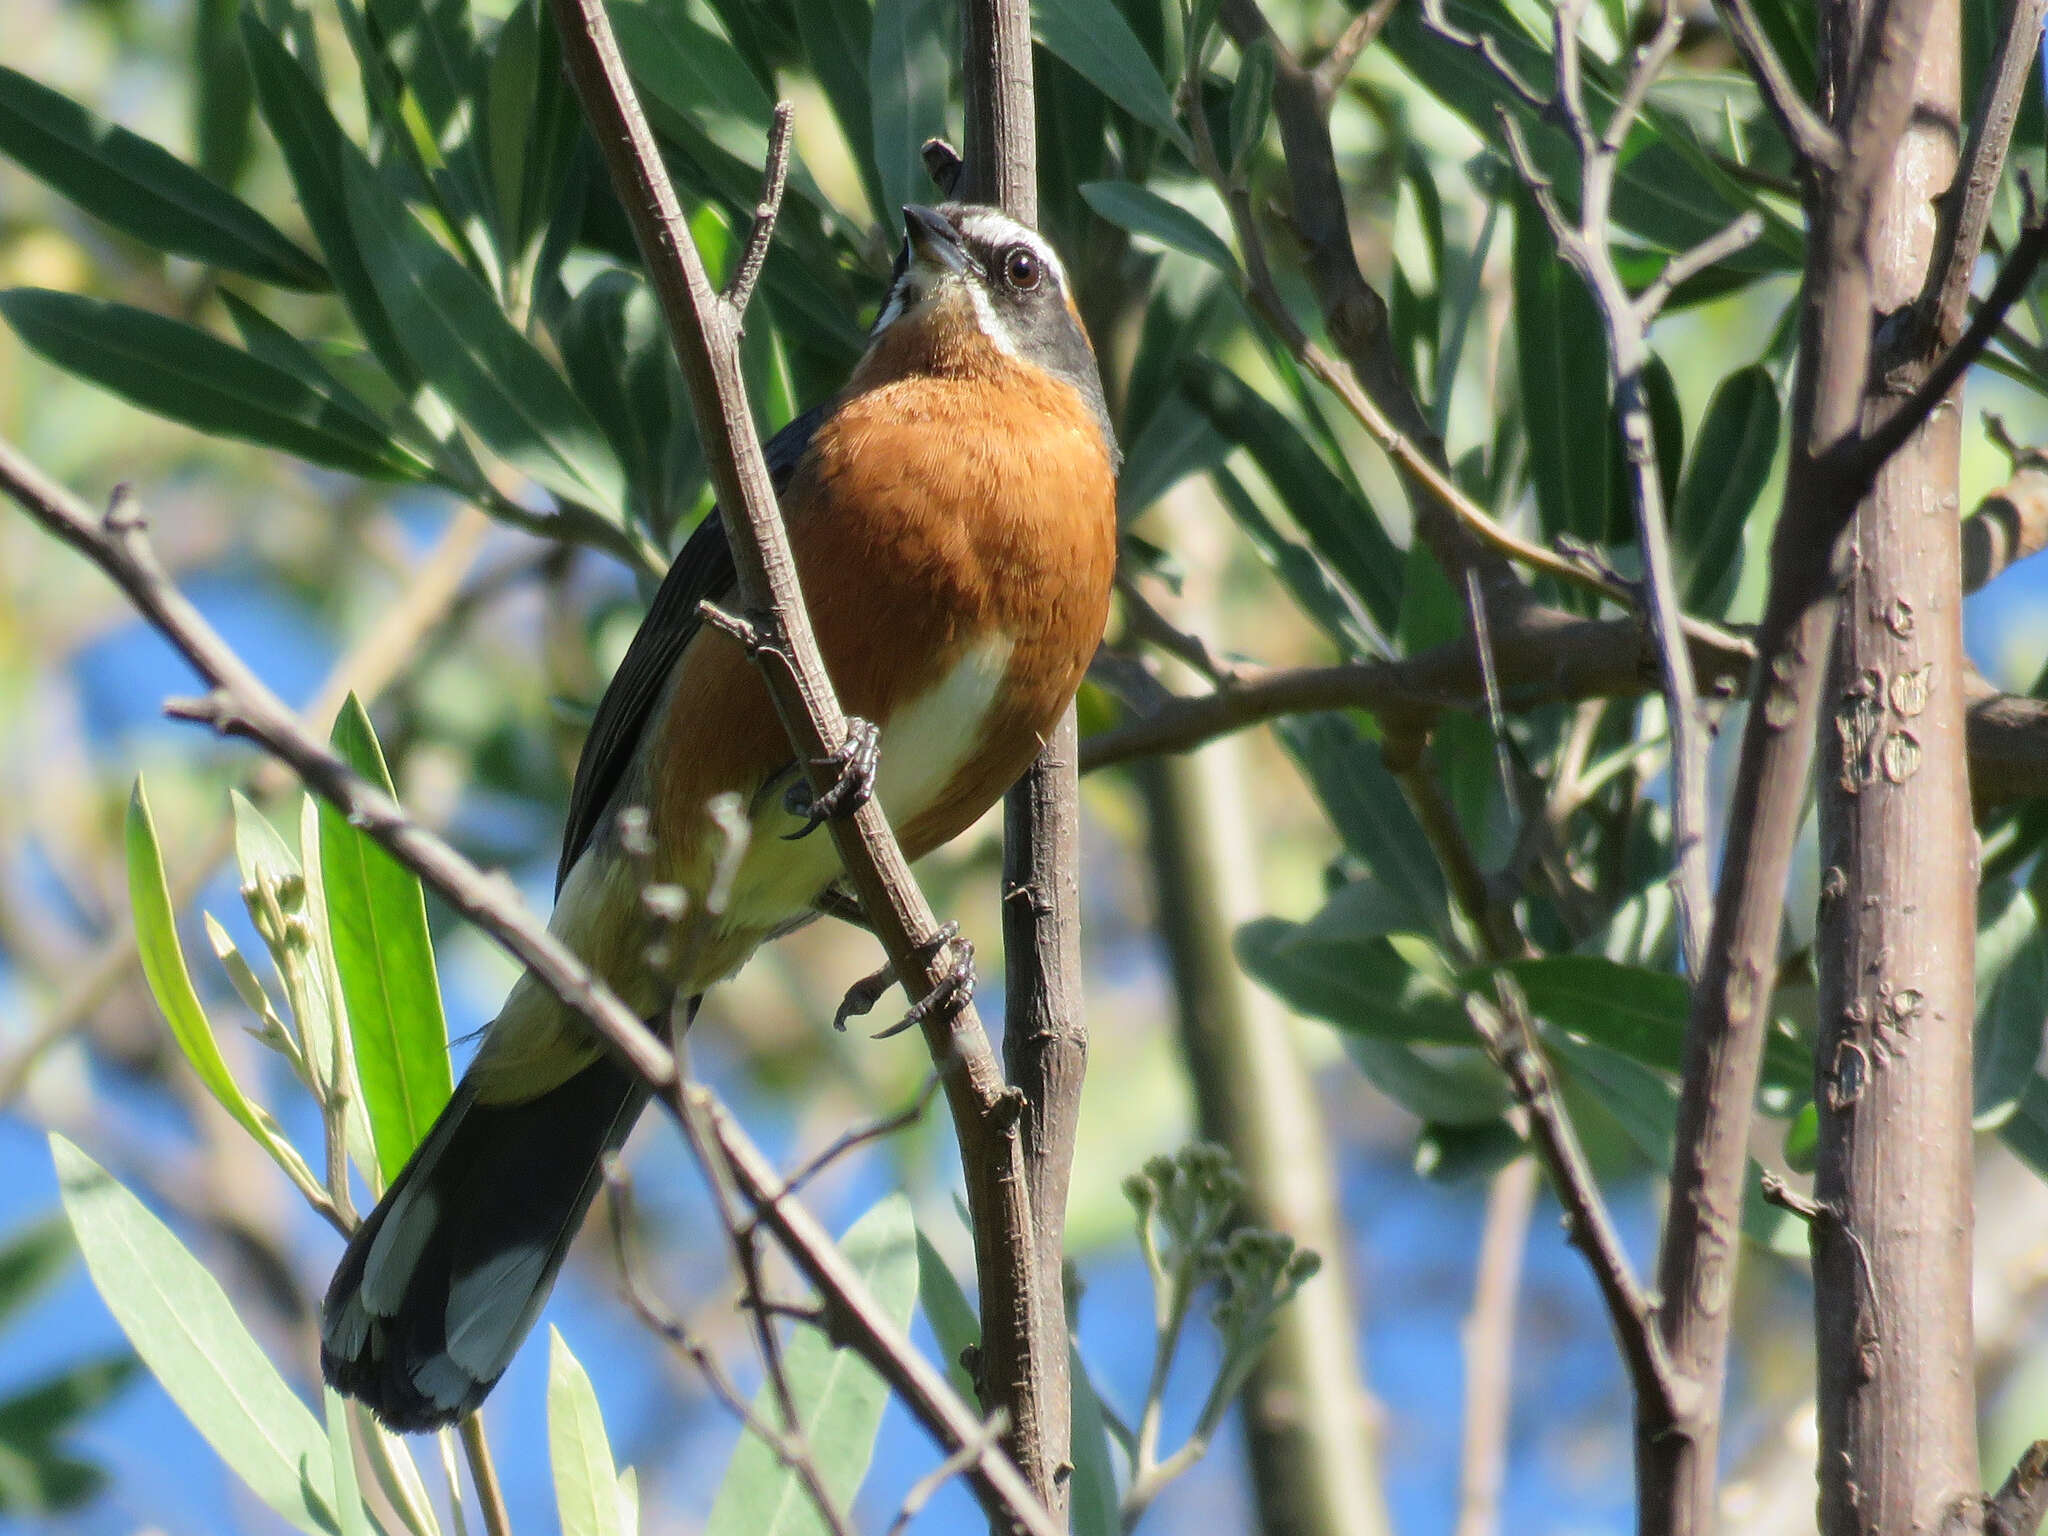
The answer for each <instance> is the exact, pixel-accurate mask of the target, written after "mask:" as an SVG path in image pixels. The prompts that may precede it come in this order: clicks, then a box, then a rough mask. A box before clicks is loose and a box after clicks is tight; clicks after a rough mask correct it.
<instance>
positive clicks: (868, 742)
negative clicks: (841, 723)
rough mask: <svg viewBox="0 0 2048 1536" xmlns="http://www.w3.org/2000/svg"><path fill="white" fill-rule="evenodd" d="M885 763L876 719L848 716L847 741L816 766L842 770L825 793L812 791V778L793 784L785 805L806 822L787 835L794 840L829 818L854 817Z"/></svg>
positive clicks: (871, 795) (870, 796)
mask: <svg viewBox="0 0 2048 1536" xmlns="http://www.w3.org/2000/svg"><path fill="white" fill-rule="evenodd" d="M881 764H882V733H881V730H880V729H879V728H878V727H877V726H875V725H874V724H873V723H872V722H870V721H867V720H863V719H861V718H860V717H859V716H858V715H848V716H847V717H846V740H844V741H843V742H841V743H840V744H839V750H838V751H836V752H834V753H833V754H832V755H831V756H830V757H825V758H820V759H818V761H817V764H816V766H818V767H820V768H827V767H833V768H837V769H838V772H837V773H836V774H835V775H834V776H833V779H832V783H831V785H830V786H829V787H828V788H827V789H826V790H825V792H824V793H823V794H818V795H814V794H812V793H811V784H810V780H808V779H801V778H800V779H798V780H797V781H796V782H795V783H794V784H792V785H790V786H789V790H788V792H787V793H786V794H785V795H784V796H783V797H782V803H783V805H784V806H785V807H786V808H787V809H788V811H789V813H790V814H791V815H792V816H801V817H803V819H804V824H803V825H802V826H800V827H798V828H797V829H796V830H795V831H794V832H786V833H784V834H783V836H784V837H785V838H786V839H788V840H789V841H791V842H794V841H795V840H796V839H797V838H800V837H809V836H810V835H811V834H812V833H813V832H815V831H817V830H818V828H820V827H822V826H823V825H824V824H825V823H826V822H827V821H831V820H834V819H837V818H840V817H845V816H851V815H852V814H853V813H854V812H855V811H857V810H859V809H860V808H861V807H862V806H864V805H866V804H867V803H868V801H869V800H871V799H872V798H873V797H874V793H875V774H876V773H877V772H878V771H879V769H880V768H881Z"/></svg>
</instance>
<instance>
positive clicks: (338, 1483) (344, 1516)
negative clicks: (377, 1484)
mask: <svg viewBox="0 0 2048 1536" xmlns="http://www.w3.org/2000/svg"><path fill="white" fill-rule="evenodd" d="M321 1396H322V1398H323V1400H324V1406H325V1408H326V1410H327V1459H328V1465H329V1466H331V1467H332V1468H333V1469H334V1498H335V1505H336V1507H337V1508H338V1509H339V1510H340V1511H341V1536H371V1533H372V1531H373V1530H374V1529H375V1528H374V1527H373V1526H372V1525H371V1524H370V1517H369V1515H368V1513H367V1512H366V1511H365V1510H364V1509H363V1494H362V1488H361V1485H360V1484H359V1482H358V1481H357V1478H356V1451H355V1442H354V1441H353V1440H352V1439H351V1438H350V1437H349V1432H348V1399H346V1398H345V1397H343V1396H342V1395H341V1394H340V1393H339V1392H337V1391H335V1390H334V1388H332V1387H323V1388H322V1389H321Z"/></svg>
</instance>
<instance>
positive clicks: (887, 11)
mask: <svg viewBox="0 0 2048 1536" xmlns="http://www.w3.org/2000/svg"><path fill="white" fill-rule="evenodd" d="M958 9H959V8H958V7H957V6H955V5H952V4H950V3H949V0H875V20H874V31H873V35H872V37H871V38H870V40H869V45H868V101H869V114H870V117H871V118H872V120H873V123H874V133H875V141H874V153H875V175H876V178H877V180H879V181H880V183H881V188H882V193H881V195H882V207H881V210H880V212H881V215H882V218H883V219H884V220H885V221H886V220H889V219H890V218H891V217H892V216H893V215H894V213H895V211H896V210H897V209H898V208H900V207H901V206H903V205H904V204H905V203H925V202H930V201H931V193H930V187H931V178H930V177H929V176H928V175H926V173H925V169H924V160H923V156H922V150H923V147H924V141H925V140H926V139H929V138H932V137H934V136H939V137H943V136H944V134H945V132H946V75H947V71H948V69H949V68H950V67H951V66H950V63H949V61H948V59H947V57H946V47H945V37H946V22H947V20H948V19H949V18H950V17H951V16H952V15H954V14H955V13H956V12H957V10H958Z"/></svg>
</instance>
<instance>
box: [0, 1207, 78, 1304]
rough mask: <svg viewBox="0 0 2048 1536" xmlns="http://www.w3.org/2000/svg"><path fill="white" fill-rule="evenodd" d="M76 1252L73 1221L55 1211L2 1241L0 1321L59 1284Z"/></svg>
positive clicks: (0, 1256) (0, 1245)
mask: <svg viewBox="0 0 2048 1536" xmlns="http://www.w3.org/2000/svg"><path fill="white" fill-rule="evenodd" d="M75 1252H77V1244H75V1243H73V1242H72V1241H71V1227H70V1225H69V1224H68V1223H67V1222H66V1221H65V1220H64V1218H63V1217H61V1216H54V1215H53V1216H47V1217H45V1218H44V1219H43V1220H41V1221H32V1222H30V1223H29V1224H28V1225H27V1226H25V1227H23V1228H22V1229H21V1230H20V1231H18V1232H16V1233H15V1234H14V1235H13V1236H12V1237H10V1238H8V1239H7V1241H6V1243H5V1244H0V1323H5V1322H6V1321H7V1320H8V1319H9V1318H11V1317H12V1316H13V1315H14V1314H15V1313H17V1312H19V1311H21V1310H22V1309H23V1308H25V1307H27V1306H28V1305H29V1303H30V1302H32V1301H34V1300H35V1299H36V1298H37V1297H38V1296H40V1295H42V1294H43V1293H44V1292H45V1291H47V1290H48V1289H49V1288H50V1287H51V1286H53V1285H55V1284H56V1283H57V1281H58V1280H59V1278H61V1277H62V1275H63V1273H64V1271H65V1269H66V1268H68V1267H69V1265H70V1263H71V1256H72V1254H73V1253H75Z"/></svg>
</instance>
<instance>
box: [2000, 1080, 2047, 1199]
mask: <svg viewBox="0 0 2048 1536" xmlns="http://www.w3.org/2000/svg"><path fill="white" fill-rule="evenodd" d="M1998 1136H1999V1139H2000V1140H2001V1141H2003V1142H2004V1143H2005V1144H2006V1145H2007V1146H2008V1147H2010V1148H2012V1150H2013V1151H2014V1152H2015V1153H2017V1154H2018V1155H2019V1157H2020V1158H2021V1159H2022V1160H2023V1161H2024V1162H2026V1163H2027V1164H2028V1165H2029V1166H2030V1167H2031V1168H2032V1169H2033V1170H2034V1172H2035V1173H2037V1174H2039V1175H2040V1176H2041V1177H2042V1178H2044V1179H2048V1077H2043V1076H2042V1075H2041V1074H2040V1073H2039V1072H2036V1073H2034V1074H2033V1075H2032V1076H2031V1077H2029V1078H2028V1079H2027V1080H2026V1082H2025V1083H2024V1084H2023V1085H2022V1087H2021V1089H2020V1094H2019V1099H2018V1101H2017V1102H2016V1103H2015V1104H2014V1105H2013V1112H2012V1114H2011V1115H2010V1116H2008V1117H2007V1118H2006V1121H2005V1123H2004V1124H2003V1125H2001V1126H1999V1128H1998Z"/></svg>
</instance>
